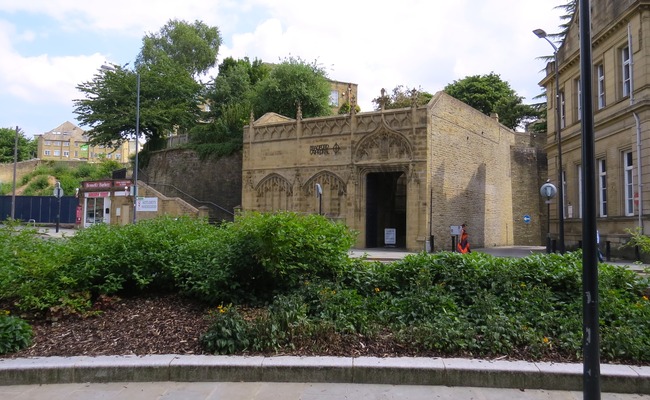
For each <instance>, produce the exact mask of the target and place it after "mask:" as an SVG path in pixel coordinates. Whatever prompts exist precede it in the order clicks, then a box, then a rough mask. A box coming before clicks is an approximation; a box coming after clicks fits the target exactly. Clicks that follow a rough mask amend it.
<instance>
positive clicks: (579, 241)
mask: <svg viewBox="0 0 650 400" xmlns="http://www.w3.org/2000/svg"><path fill="white" fill-rule="evenodd" d="M578 248H579V249H581V248H582V240H578Z"/></svg>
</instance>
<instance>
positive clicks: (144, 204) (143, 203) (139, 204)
mask: <svg viewBox="0 0 650 400" xmlns="http://www.w3.org/2000/svg"><path fill="white" fill-rule="evenodd" d="M136 208H137V210H138V212H139V211H158V197H138V199H137V200H136Z"/></svg>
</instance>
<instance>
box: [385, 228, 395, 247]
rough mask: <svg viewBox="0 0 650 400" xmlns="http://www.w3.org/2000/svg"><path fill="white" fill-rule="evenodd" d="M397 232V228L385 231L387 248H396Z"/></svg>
mask: <svg viewBox="0 0 650 400" xmlns="http://www.w3.org/2000/svg"><path fill="white" fill-rule="evenodd" d="M396 236H397V232H396V229H395V228H386V229H384V244H385V245H386V246H395V243H396Z"/></svg>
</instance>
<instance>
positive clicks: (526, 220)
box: [524, 214, 530, 224]
mask: <svg viewBox="0 0 650 400" xmlns="http://www.w3.org/2000/svg"><path fill="white" fill-rule="evenodd" d="M524 222H525V223H527V224H530V215H528V214H526V215H524Z"/></svg>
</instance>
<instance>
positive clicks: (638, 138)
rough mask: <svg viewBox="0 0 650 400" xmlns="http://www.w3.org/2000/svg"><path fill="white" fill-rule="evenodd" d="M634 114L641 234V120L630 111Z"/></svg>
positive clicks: (633, 113) (640, 226)
mask: <svg viewBox="0 0 650 400" xmlns="http://www.w3.org/2000/svg"><path fill="white" fill-rule="evenodd" d="M632 115H634V120H635V121H636V154H637V158H638V160H637V163H636V171H637V172H636V176H637V180H636V185H637V189H636V190H637V193H638V194H639V229H640V231H641V234H642V235H643V234H644V233H643V219H642V218H643V183H642V182H641V176H642V175H641V121H640V120H639V115H638V114H637V113H636V112H632Z"/></svg>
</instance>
